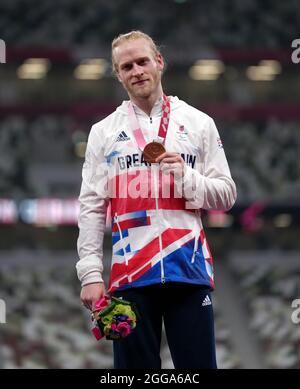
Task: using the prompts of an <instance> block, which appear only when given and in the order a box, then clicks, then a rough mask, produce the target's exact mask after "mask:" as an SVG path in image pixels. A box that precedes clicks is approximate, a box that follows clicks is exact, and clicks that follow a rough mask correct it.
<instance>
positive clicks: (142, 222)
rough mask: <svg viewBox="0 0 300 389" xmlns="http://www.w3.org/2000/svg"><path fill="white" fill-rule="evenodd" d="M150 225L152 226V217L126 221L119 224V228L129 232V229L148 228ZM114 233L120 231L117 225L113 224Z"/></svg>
mask: <svg viewBox="0 0 300 389" xmlns="http://www.w3.org/2000/svg"><path fill="white" fill-rule="evenodd" d="M150 224H151V222H150V216H147V217H138V218H135V219H128V220H124V221H121V222H119V226H120V228H121V230H127V229H128V228H134V227H142V226H148V225H150ZM112 231H113V232H117V231H119V229H118V226H117V224H116V223H114V224H113V226H112Z"/></svg>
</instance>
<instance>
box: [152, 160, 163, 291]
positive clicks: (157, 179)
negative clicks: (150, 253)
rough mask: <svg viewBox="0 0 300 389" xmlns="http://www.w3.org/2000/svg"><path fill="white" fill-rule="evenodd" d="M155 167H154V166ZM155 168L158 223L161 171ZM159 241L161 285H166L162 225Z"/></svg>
mask: <svg viewBox="0 0 300 389" xmlns="http://www.w3.org/2000/svg"><path fill="white" fill-rule="evenodd" d="M152 166H153V165H152ZM153 167H154V173H155V175H156V174H157V173H158V174H157V177H155V180H154V183H155V187H154V190H155V207H156V212H157V216H158V221H159V207H158V195H159V193H158V187H157V183H158V182H159V170H158V169H156V168H157V166H153ZM158 241H159V251H160V270H161V283H162V284H164V283H165V271H164V263H163V255H162V238H161V232H160V225H159V223H158Z"/></svg>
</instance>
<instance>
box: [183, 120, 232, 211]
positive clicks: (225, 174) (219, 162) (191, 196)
mask: <svg viewBox="0 0 300 389" xmlns="http://www.w3.org/2000/svg"><path fill="white" fill-rule="evenodd" d="M203 152H204V155H203V158H202V160H201V164H200V163H198V164H197V165H196V169H193V168H192V167H190V166H187V165H186V166H185V168H184V177H183V182H182V184H183V195H184V197H185V198H186V199H187V200H188V203H187V208H189V209H199V208H202V209H206V210H209V209H214V210H223V211H227V210H229V209H230V208H231V207H232V206H233V205H234V203H235V200H236V197H237V194H236V186H235V183H234V181H233V179H232V178H231V174H230V170H229V167H228V163H227V159H226V156H225V152H224V149H223V145H222V142H221V139H220V136H219V133H218V130H217V128H216V125H215V123H214V121H213V119H211V118H210V117H208V120H207V121H206V123H205V127H204V132H203Z"/></svg>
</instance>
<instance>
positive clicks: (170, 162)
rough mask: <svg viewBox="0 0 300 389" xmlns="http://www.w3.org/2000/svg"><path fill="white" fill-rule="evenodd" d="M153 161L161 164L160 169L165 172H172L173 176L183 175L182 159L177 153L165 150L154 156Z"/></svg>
mask: <svg viewBox="0 0 300 389" xmlns="http://www.w3.org/2000/svg"><path fill="white" fill-rule="evenodd" d="M155 162H158V163H160V164H161V170H162V171H163V173H165V174H169V173H172V174H173V175H174V177H175V178H182V177H183V175H184V166H185V163H184V160H183V159H182V157H181V155H180V154H179V153H173V152H169V151H166V152H165V153H163V154H161V155H160V156H159V157H157V158H156V160H155Z"/></svg>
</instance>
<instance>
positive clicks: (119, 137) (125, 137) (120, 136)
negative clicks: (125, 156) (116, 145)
mask: <svg viewBox="0 0 300 389" xmlns="http://www.w3.org/2000/svg"><path fill="white" fill-rule="evenodd" d="M124 140H130V138H129V136H127V134H126V132H125V131H121V132H120V134H119V136H118V137H117V139H116V142H122V141H124Z"/></svg>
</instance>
